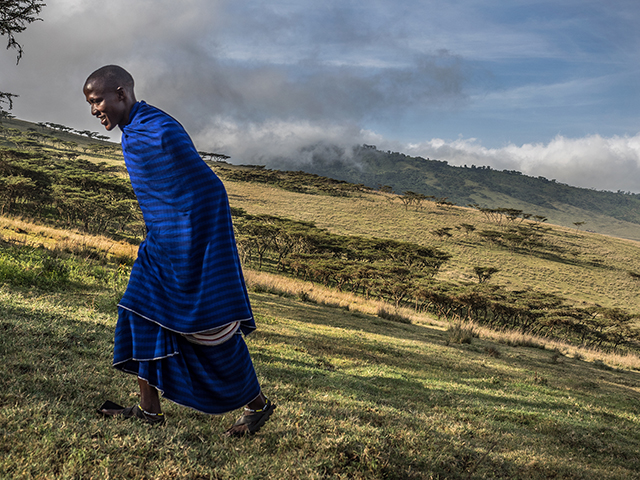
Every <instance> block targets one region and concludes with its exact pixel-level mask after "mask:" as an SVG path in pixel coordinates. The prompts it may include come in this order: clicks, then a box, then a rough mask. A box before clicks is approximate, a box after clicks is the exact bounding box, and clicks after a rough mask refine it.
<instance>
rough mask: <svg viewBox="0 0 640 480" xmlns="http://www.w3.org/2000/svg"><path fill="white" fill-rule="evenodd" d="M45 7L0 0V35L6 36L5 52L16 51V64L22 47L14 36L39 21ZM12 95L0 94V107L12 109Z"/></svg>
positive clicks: (30, 0) (29, 0) (33, 1)
mask: <svg viewBox="0 0 640 480" xmlns="http://www.w3.org/2000/svg"><path fill="white" fill-rule="evenodd" d="M44 6H45V3H43V2H42V1H40V0H2V1H1V2H0V35H2V36H4V35H6V36H7V50H9V49H11V48H14V49H15V50H16V51H17V55H16V64H17V63H18V62H20V58H22V45H20V44H19V43H18V41H17V40H16V38H15V34H17V33H20V32H22V31H24V30H25V29H26V28H27V25H29V24H30V23H33V22H35V21H36V20H41V18H39V17H38V14H39V13H40V10H42V7H44ZM15 97H17V95H14V94H12V93H8V92H0V105H1V104H3V103H7V104H9V110H11V108H12V107H13V98H15Z"/></svg>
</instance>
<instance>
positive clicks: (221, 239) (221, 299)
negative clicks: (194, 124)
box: [120, 102, 255, 334]
mask: <svg viewBox="0 0 640 480" xmlns="http://www.w3.org/2000/svg"><path fill="white" fill-rule="evenodd" d="M129 118H130V123H129V124H128V125H126V126H125V127H123V128H122V150H123V154H124V158H125V163H126V166H127V170H128V172H129V176H130V178H131V184H132V186H133V189H134V191H135V194H136V196H137V198H138V202H139V204H140V207H141V209H142V214H143V217H144V221H145V224H146V227H147V230H148V232H147V236H146V239H145V240H144V241H143V242H142V244H141V245H140V248H139V251H138V258H137V260H136V262H135V263H134V266H133V269H132V272H131V277H130V279H129V285H128V287H127V290H126V292H125V294H124V296H123V298H122V300H121V301H120V306H122V307H123V308H125V309H127V310H130V311H132V312H135V313H137V314H138V315H140V316H142V317H144V318H147V319H149V320H151V321H153V322H156V323H158V324H160V325H162V326H163V327H164V328H167V329H169V330H172V331H175V332H179V333H198V332H203V331H206V330H210V329H213V328H217V327H221V326H224V325H227V324H229V323H231V322H234V321H241V322H242V323H241V327H240V328H241V330H242V332H243V333H245V334H248V333H250V332H251V331H252V330H254V329H255V322H254V320H253V314H252V312H251V306H250V304H249V296H248V294H247V290H246V287H245V283H244V278H243V275H242V269H241V265H240V260H239V258H238V251H237V247H236V241H235V237H234V233H233V225H232V223H231V214H230V208H229V201H228V198H227V194H226V191H225V189H224V186H223V185H222V182H221V181H220V179H219V178H218V177H217V176H216V175H215V173H213V171H212V170H211V169H210V168H209V167H208V166H207V165H206V164H205V163H204V161H203V160H202V158H201V157H200V155H199V154H198V152H197V151H196V149H195V147H194V145H193V143H192V141H191V139H190V138H189V136H188V134H187V133H186V131H185V130H184V128H182V126H181V125H180V124H179V123H178V122H177V121H176V120H175V119H173V118H172V117H171V116H169V115H168V114H166V113H164V112H162V111H161V110H159V109H157V108H155V107H152V106H150V105H148V104H146V103H145V102H138V103H136V104H135V105H134V107H133V108H132V110H131V112H130V116H129Z"/></svg>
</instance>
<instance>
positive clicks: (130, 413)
mask: <svg viewBox="0 0 640 480" xmlns="http://www.w3.org/2000/svg"><path fill="white" fill-rule="evenodd" d="M106 410H116V412H115V413H107V412H106ZM98 413H100V414H101V415H104V416H106V417H117V416H123V417H124V418H134V417H135V418H139V419H140V420H142V421H144V422H146V423H148V424H150V425H162V424H163V423H164V413H151V412H147V411H146V410H143V409H142V407H141V406H140V404H138V405H134V406H133V407H127V408H125V407H121V406H120V405H118V404H117V403H113V402H112V401H111V400H107V401H106V402H104V403H103V404H102V406H101V407H100V408H99V409H98Z"/></svg>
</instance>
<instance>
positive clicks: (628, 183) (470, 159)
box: [404, 133, 640, 193]
mask: <svg viewBox="0 0 640 480" xmlns="http://www.w3.org/2000/svg"><path fill="white" fill-rule="evenodd" d="M404 151H405V152H406V153H409V154H412V155H417V156H422V157H428V158H432V159H438V160H446V161H448V162H449V163H450V164H452V165H457V166H462V165H468V166H471V165H477V166H481V165H488V166H491V167H492V168H495V169H498V170H517V171H520V172H522V173H524V174H526V175H530V176H536V177H537V176H544V177H546V178H548V179H556V180H557V181H559V182H562V183H567V184H570V185H574V186H578V187H583V188H596V189H599V190H612V191H617V190H622V191H631V192H634V193H640V133H639V134H637V135H635V136H612V137H609V138H604V137H601V136H600V135H590V136H586V137H583V138H566V137H563V136H561V135H558V136H557V137H555V138H554V139H553V140H551V141H550V142H548V143H546V144H545V143H536V144H524V145H521V146H517V145H514V144H509V145H506V146H504V147H502V148H486V147H483V146H482V144H481V143H480V142H479V141H477V140H476V139H473V138H471V139H463V138H460V139H457V140H454V141H449V142H447V141H444V140H442V139H433V140H430V141H428V142H424V143H419V144H411V145H407V146H406V148H405V150H404Z"/></svg>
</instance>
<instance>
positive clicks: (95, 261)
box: [0, 223, 640, 480]
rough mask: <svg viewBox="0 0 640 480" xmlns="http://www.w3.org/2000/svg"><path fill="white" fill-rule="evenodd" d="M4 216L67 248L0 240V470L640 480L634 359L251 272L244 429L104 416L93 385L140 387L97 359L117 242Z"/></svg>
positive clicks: (120, 284)
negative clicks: (250, 394)
mask: <svg viewBox="0 0 640 480" xmlns="http://www.w3.org/2000/svg"><path fill="white" fill-rule="evenodd" d="M19 225H20V227H19V228H20V229H21V230H23V231H24V232H26V233H23V235H40V236H42V237H45V236H46V238H48V239H49V242H52V243H51V244H50V245H49V246H52V244H54V243H57V242H58V241H66V242H67V249H68V250H71V248H70V247H71V245H77V247H78V248H77V250H76V253H75V254H74V255H67V256H66V257H63V256H59V257H57V260H56V261H55V262H53V263H52V264H50V265H49V267H48V268H44V267H43V264H42V263H39V262H38V261H37V255H38V254H39V253H41V250H39V249H38V248H36V247H33V246H30V245H29V243H28V241H26V240H25V244H23V245H22V246H21V247H20V248H19V249H18V250H16V251H14V250H11V249H12V248H13V247H12V245H13V244H14V243H15V242H11V241H8V239H6V238H5V240H4V241H5V242H8V243H5V244H4V252H5V254H7V252H9V251H12V252H13V253H14V257H16V256H20V258H21V259H22V262H23V263H22V265H23V267H24V269H23V270H24V271H23V272H22V276H20V275H18V274H16V275H14V276H13V277H11V278H10V279H9V280H8V281H4V283H3V284H2V285H1V286H0V319H1V320H0V329H1V330H2V332H3V334H2V335H1V336H0V355H1V356H2V359H3V362H2V363H1V364H0V376H1V377H2V378H3V379H4V382H3V389H2V391H1V392H0V451H1V452H2V455H0V478H11V479H36V478H37V479H54V478H55V479H57V478H128V479H143V478H144V479H172V480H173V479H194V478H199V479H200V478H215V479H220V480H222V479H236V478H256V479H257V478H260V479H263V478H266V479H277V480H282V479H296V480H297V479H300V478H309V479H313V478H317V479H320V478H323V479H341V478H342V479H347V478H349V479H381V478H387V479H409V478H415V479H426V478H441V479H445V478H447V479H453V478H461V479H465V478H469V479H475V478H478V479H479V478H509V479H546V478H567V479H580V480H582V479H598V480H602V479H623V478H624V479H633V478H640V477H639V476H638V473H637V472H638V471H640V463H639V459H638V456H637V452H638V451H639V449H640V434H639V432H640V428H638V427H640V409H639V407H638V406H639V405H640V402H639V401H638V400H640V375H639V374H638V371H629V370H618V369H613V368H611V367H609V366H607V363H608V361H607V362H606V363H605V362H602V361H585V359H584V358H583V357H582V356H581V355H580V354H579V351H574V353H572V354H566V353H564V350H562V349H558V350H549V349H544V348H540V344H536V343H532V342H507V341H504V340H502V341H499V340H491V339H490V338H489V337H488V336H487V337H486V338H485V336H484V335H482V338H477V336H474V335H473V334H472V333H471V332H469V331H468V330H466V331H465V330H464V328H462V329H456V328H451V329H449V331H447V327H446V324H440V323H438V322H433V321H431V320H430V319H429V318H428V317H426V316H422V317H415V318H414V320H413V322H412V323H411V324H400V323H396V322H393V321H388V320H384V319H382V318H379V317H377V316H374V315H371V314H366V313H361V312H359V311H357V310H356V309H352V310H347V309H344V308H336V307H331V306H325V305H323V304H321V303H310V302H309V300H307V301H301V300H299V299H296V298H294V297H288V296H282V295H274V294H270V293H265V290H267V289H273V288H274V287H273V285H271V286H269V285H267V284H265V283H264V282H263V283H255V281H253V280H252V281H251V282H250V289H251V301H252V304H253V306H254V310H255V313H256V316H257V323H258V325H259V329H258V331H257V332H256V333H254V334H253V335H251V336H250V337H249V338H248V340H247V341H248V345H249V349H250V351H251V353H252V356H253V358H254V360H255V365H256V369H257V371H258V374H259V376H260V377H261V379H262V382H263V387H264V389H265V391H266V392H267V393H268V395H269V396H270V397H271V398H272V399H273V400H274V401H275V402H276V403H277V405H278V408H277V410H276V414H275V415H274V417H273V420H272V421H271V422H269V423H268V424H267V425H266V426H265V427H264V429H263V430H262V431H261V432H260V433H259V434H258V435H256V436H255V437H252V438H247V439H241V440H234V439H227V438H224V437H222V436H221V433H222V432H223V431H224V429H225V428H226V427H227V426H228V425H229V424H230V423H232V422H233V420H234V419H235V416H236V415H237V414H238V412H234V413H231V414H226V415H223V416H219V417H209V416H206V415H203V414H198V413H195V412H193V411H190V410H188V409H186V408H184V407H179V406H176V405H173V404H170V403H168V402H165V405H164V406H165V413H166V415H167V418H168V422H167V424H166V425H165V426H163V427H159V428H149V427H147V426H145V425H142V424H140V423H136V422H134V421H131V420H129V421H118V420H114V419H105V418H102V417H100V416H98V415H97V414H96V413H95V408H96V407H97V406H98V405H99V404H100V403H101V402H102V401H103V400H104V399H106V398H109V399H112V400H115V401H118V402H124V403H125V404H129V403H134V402H136V401H137V399H136V395H137V394H136V390H137V387H136V383H135V380H134V379H133V378H132V377H131V376H127V375H124V374H121V373H119V372H116V371H114V370H113V369H111V367H110V360H111V352H112V336H113V329H114V326H115V320H116V315H115V304H116V302H117V299H118V298H119V296H120V295H121V294H122V290H123V288H124V285H125V283H126V274H125V275H122V274H121V273H119V272H120V271H121V270H122V268H125V267H123V266H122V265H120V266H118V265H117V264H114V263H112V262H110V261H109V260H108V258H110V257H109V256H110V255H111V253H112V252H111V250H115V251H118V252H119V253H120V254H122V252H121V251H120V249H123V248H124V249H126V248H127V244H126V243H122V244H117V245H109V243H108V242H104V243H103V240H101V239H100V238H99V237H87V238H85V239H82V238H81V237H73V238H71V237H70V236H68V235H69V232H66V231H64V230H56V229H43V228H42V227H37V226H30V225H29V224H24V223H22V224H19ZM25 249H27V250H28V251H26V252H25ZM16 252H17V253H16ZM88 252H92V253H91V255H88ZM9 253H10V252H9ZM54 267H55V268H54ZM29 272H31V274H32V276H31V277H29ZM124 273H126V271H125V272H124ZM249 273H251V272H249ZM252 277H253V275H250V278H252ZM290 282H291V281H290ZM294 283H295V282H294ZM293 288H298V289H301V290H300V291H307V290H308V289H309V286H308V284H305V283H304V282H299V284H298V285H297V286H295V285H294V287H293ZM329 296H330V293H329V292H324V294H323V293H322V292H319V298H328V297H329ZM303 297H304V298H307V299H308V298H309V297H308V296H301V298H303ZM639 366H640V364H637V365H636V368H638V367H639Z"/></svg>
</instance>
